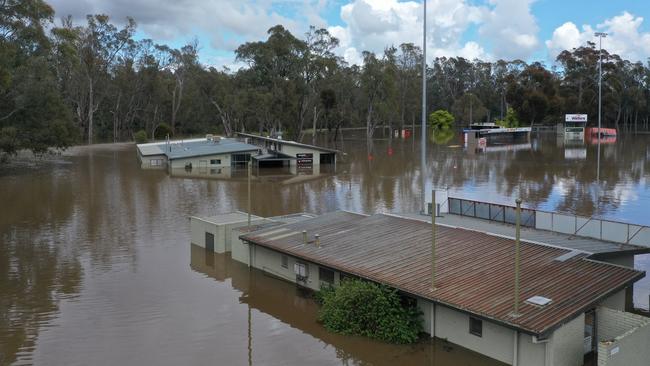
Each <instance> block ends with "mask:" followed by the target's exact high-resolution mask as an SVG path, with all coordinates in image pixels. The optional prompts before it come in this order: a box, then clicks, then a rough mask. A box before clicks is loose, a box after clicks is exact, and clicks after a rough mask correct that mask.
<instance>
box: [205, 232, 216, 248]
mask: <svg viewBox="0 0 650 366" xmlns="http://www.w3.org/2000/svg"><path fill="white" fill-rule="evenodd" d="M205 250H207V251H209V252H214V234H212V233H208V232H206V233H205Z"/></svg>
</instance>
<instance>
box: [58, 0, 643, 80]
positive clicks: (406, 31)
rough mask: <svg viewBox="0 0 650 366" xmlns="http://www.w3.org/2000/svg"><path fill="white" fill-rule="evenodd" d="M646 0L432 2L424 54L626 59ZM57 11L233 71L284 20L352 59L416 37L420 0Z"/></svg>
mask: <svg viewBox="0 0 650 366" xmlns="http://www.w3.org/2000/svg"><path fill="white" fill-rule="evenodd" d="M648 1H649V0H590V1H589V0H428V2H427V58H428V59H429V60H430V59H432V58H434V57H438V56H447V57H451V56H462V57H465V58H469V59H474V58H480V59H482V60H486V61H494V60H497V59H506V60H512V59H521V60H524V61H542V62H544V63H546V64H547V65H551V64H552V63H553V60H554V59H555V57H556V56H557V54H558V53H559V52H561V51H562V50H564V49H572V48H574V47H579V46H581V45H585V44H586V43H587V42H588V41H594V42H597V39H596V38H595V37H594V32H606V33H608V37H607V38H605V39H604V40H603V48H606V49H608V50H609V51H610V52H613V53H617V54H619V55H621V56H623V57H624V58H627V59H630V60H632V61H643V62H646V61H647V60H648V58H649V57H650V6H648ZM49 2H50V4H52V6H53V7H54V9H55V11H56V17H57V18H62V17H65V16H67V15H71V16H72V17H73V18H74V19H75V20H77V21H78V22H83V21H84V18H85V16H86V15H87V14H99V13H102V14H107V15H109V16H110V17H111V18H112V19H113V21H114V22H116V23H120V22H123V21H124V19H125V18H126V17H127V16H130V17H132V18H134V19H135V20H136V22H137V23H138V31H137V34H136V36H137V38H151V39H153V40H154V41H156V42H159V43H164V44H168V45H170V46H172V47H181V46H182V45H183V44H185V43H187V42H190V41H192V40H194V39H196V40H198V42H199V47H200V51H199V55H200V59H201V62H202V63H204V64H206V65H210V66H216V67H223V66H226V67H229V68H231V69H233V68H235V69H236V68H238V67H241V66H242V65H241V64H239V63H237V62H236V61H235V54H234V50H235V49H236V48H237V47H238V46H239V45H240V44H242V43H244V42H251V41H260V40H265V39H266V37H267V34H266V32H267V30H268V29H269V28H270V27H272V26H274V25H276V24H282V25H283V26H284V27H285V28H287V29H289V30H290V31H291V32H292V33H293V34H294V35H296V36H297V37H302V36H303V35H304V34H305V32H306V31H307V30H308V29H309V26H310V25H314V26H316V27H319V28H326V29H328V30H329V32H330V33H331V34H333V35H334V36H336V37H337V38H338V39H339V40H340V45H339V47H338V48H337V50H336V52H337V54H338V55H340V56H341V57H343V58H344V59H345V60H346V61H347V62H349V63H351V64H355V63H356V64H359V63H360V62H361V53H362V52H363V51H365V50H368V51H373V52H377V53H381V52H383V50H384V49H385V48H386V47H388V46H391V45H394V46H399V45H400V44H402V43H407V42H411V43H415V44H417V45H421V44H422V21H423V16H422V13H423V11H422V10H423V9H422V5H423V2H422V0H411V1H400V0H201V1H199V0H49Z"/></svg>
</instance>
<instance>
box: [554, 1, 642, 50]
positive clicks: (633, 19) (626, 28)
mask: <svg viewBox="0 0 650 366" xmlns="http://www.w3.org/2000/svg"><path fill="white" fill-rule="evenodd" d="M642 24H643V18H642V17H637V16H634V15H633V14H630V13H628V12H623V13H621V14H620V15H617V16H614V17H612V18H610V19H607V20H605V21H604V22H602V23H600V24H598V25H596V27H595V28H593V27H592V26H591V25H583V26H582V29H581V30H580V29H578V27H577V26H576V25H575V24H574V23H572V22H566V23H564V24H562V25H561V26H559V27H557V28H556V29H555V31H553V35H552V37H551V39H550V40H547V41H546V47H547V48H548V52H549V55H550V57H552V58H555V57H556V56H557V55H558V54H559V53H560V52H562V51H563V50H571V49H573V48H576V47H580V46H584V45H586V44H587V42H588V41H592V42H597V38H596V37H595V36H594V33H595V32H596V31H600V32H606V33H608V36H607V38H605V39H604V40H603V48H605V49H607V50H608V51H609V52H610V53H616V54H618V55H620V56H621V57H623V58H627V59H630V60H632V61H639V60H640V61H643V60H645V59H646V58H647V57H648V56H650V33H647V32H646V33H644V32H642V31H641V29H640V28H641V25H642Z"/></svg>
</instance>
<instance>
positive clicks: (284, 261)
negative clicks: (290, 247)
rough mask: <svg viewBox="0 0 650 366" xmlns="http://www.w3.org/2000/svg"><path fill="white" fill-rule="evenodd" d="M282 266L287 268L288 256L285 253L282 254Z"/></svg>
mask: <svg viewBox="0 0 650 366" xmlns="http://www.w3.org/2000/svg"><path fill="white" fill-rule="evenodd" d="M282 268H289V258H288V257H287V256H286V255H283V256H282Z"/></svg>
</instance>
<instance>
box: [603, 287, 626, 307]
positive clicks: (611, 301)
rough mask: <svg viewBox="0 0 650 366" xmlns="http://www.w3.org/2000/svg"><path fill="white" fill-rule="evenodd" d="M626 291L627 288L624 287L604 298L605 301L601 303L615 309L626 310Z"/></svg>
mask: <svg viewBox="0 0 650 366" xmlns="http://www.w3.org/2000/svg"><path fill="white" fill-rule="evenodd" d="M626 291H627V290H625V289H623V290H621V291H619V292H617V293H615V294H614V295H612V296H610V297H608V298H606V299H605V300H603V302H602V303H601V304H600V305H602V306H605V307H608V308H610V309H613V310H619V311H625V300H626V298H625V295H626Z"/></svg>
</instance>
